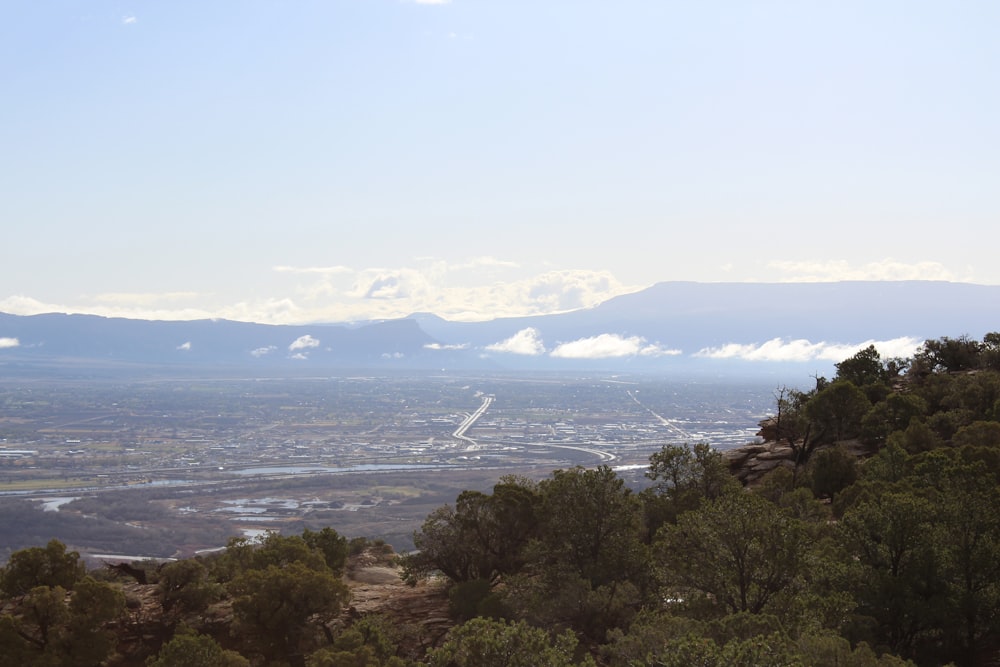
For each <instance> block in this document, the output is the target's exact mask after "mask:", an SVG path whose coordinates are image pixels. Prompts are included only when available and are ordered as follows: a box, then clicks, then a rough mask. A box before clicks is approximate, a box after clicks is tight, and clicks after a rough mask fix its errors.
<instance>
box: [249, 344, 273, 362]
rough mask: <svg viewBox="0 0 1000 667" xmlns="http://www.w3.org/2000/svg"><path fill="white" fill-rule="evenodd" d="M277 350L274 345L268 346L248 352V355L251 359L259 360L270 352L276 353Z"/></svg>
mask: <svg viewBox="0 0 1000 667" xmlns="http://www.w3.org/2000/svg"><path fill="white" fill-rule="evenodd" d="M277 349H278V347H277V346H276V345H268V346H266V347H258V348H257V349H254V350H250V354H251V355H252V356H253V357H255V358H257V359H259V358H261V357H263V356H264V355H266V354H271V353H272V352H274V351H276V350H277Z"/></svg>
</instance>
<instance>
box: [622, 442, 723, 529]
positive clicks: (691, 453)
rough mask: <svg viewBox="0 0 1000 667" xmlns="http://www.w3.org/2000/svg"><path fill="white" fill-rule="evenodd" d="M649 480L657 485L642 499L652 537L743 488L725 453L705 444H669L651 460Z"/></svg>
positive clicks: (650, 458) (652, 456) (647, 475)
mask: <svg viewBox="0 0 1000 667" xmlns="http://www.w3.org/2000/svg"><path fill="white" fill-rule="evenodd" d="M646 477H647V478H649V479H650V480H652V481H653V483H654V484H653V486H652V487H651V488H650V489H649V490H648V491H646V492H645V493H644V495H643V497H642V500H643V503H644V505H645V515H646V523H647V532H648V534H649V535H650V537H651V536H652V535H653V534H655V533H656V531H657V530H658V529H659V528H660V526H661V525H663V524H664V523H673V522H674V521H676V520H677V517H678V516H679V515H680V514H682V513H684V512H687V511H688V510H692V509H695V508H697V507H698V506H699V505H700V504H701V503H702V502H703V501H705V500H711V499H713V498H718V497H719V496H720V495H722V494H723V493H725V492H726V491H727V490H731V489H733V488H735V487H737V486H739V483H738V482H737V481H736V479H735V478H734V477H733V476H732V475H731V474H730V473H729V468H728V466H727V465H726V462H725V460H724V459H723V458H722V454H721V453H720V452H717V451H716V450H714V449H713V448H712V446H711V445H709V444H708V443H705V442H700V443H697V444H695V445H694V447H691V446H690V445H688V444H687V443H685V444H683V445H665V446H664V447H663V448H661V449H660V451H658V452H656V453H654V454H653V455H651V456H650V457H649V470H648V471H647V472H646Z"/></svg>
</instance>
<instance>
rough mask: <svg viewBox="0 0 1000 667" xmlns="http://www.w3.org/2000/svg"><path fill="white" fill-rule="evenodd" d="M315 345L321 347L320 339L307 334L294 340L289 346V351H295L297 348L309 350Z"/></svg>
mask: <svg viewBox="0 0 1000 667" xmlns="http://www.w3.org/2000/svg"><path fill="white" fill-rule="evenodd" d="M314 347H319V339H317V338H313V337H312V336H310V335H309V334H306V335H305V336H299V337H298V338H296V339H295V340H294V341H292V344H291V345H289V346H288V351H289V352H295V351H296V350H308V349H311V348H314Z"/></svg>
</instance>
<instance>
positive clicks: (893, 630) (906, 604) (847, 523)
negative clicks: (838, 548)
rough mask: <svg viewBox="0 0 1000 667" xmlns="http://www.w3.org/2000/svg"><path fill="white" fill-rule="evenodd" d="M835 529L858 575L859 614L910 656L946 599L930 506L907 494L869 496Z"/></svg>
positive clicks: (929, 630) (889, 643)
mask: <svg viewBox="0 0 1000 667" xmlns="http://www.w3.org/2000/svg"><path fill="white" fill-rule="evenodd" d="M839 529H840V531H841V537H842V539H843V544H844V546H845V547H846V549H847V552H848V553H849V554H850V556H851V557H852V558H853V562H854V563H855V564H856V567H857V570H858V572H857V575H856V578H855V584H856V590H855V594H856V597H857V599H858V601H859V604H860V607H859V610H860V611H861V613H864V614H867V615H868V616H870V617H871V618H873V619H874V620H875V622H876V623H877V624H878V631H879V635H880V639H881V641H883V642H885V643H886V644H887V645H888V646H890V647H891V648H892V650H893V651H895V652H898V653H902V654H904V655H908V654H912V652H913V650H914V648H915V647H916V646H917V645H918V643H919V642H920V641H922V639H923V637H924V636H925V635H926V633H928V632H931V631H932V629H933V627H935V625H936V624H937V623H938V620H939V619H938V617H939V613H940V609H941V605H942V603H943V596H944V594H945V590H944V581H943V580H942V579H941V577H940V567H941V565H942V557H941V552H940V548H939V546H940V530H939V528H938V527H937V526H936V525H935V522H934V507H933V505H932V504H931V503H930V502H929V501H928V500H926V499H925V498H923V497H920V496H918V495H915V494H913V493H908V492H900V491H889V492H885V493H881V494H876V495H872V496H869V497H867V498H865V499H863V500H861V501H859V502H857V503H856V504H855V505H854V506H853V507H851V508H850V509H849V510H847V512H845V514H844V518H843V520H842V521H841V523H840V524H839Z"/></svg>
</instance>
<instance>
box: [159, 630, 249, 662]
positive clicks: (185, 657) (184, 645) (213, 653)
mask: <svg viewBox="0 0 1000 667" xmlns="http://www.w3.org/2000/svg"><path fill="white" fill-rule="evenodd" d="M146 667H250V661H249V660H247V659H246V658H244V657H243V656H241V655H240V654H239V653H237V652H236V651H227V650H225V649H223V648H222V647H221V646H219V643H218V642H217V641H215V640H214V639H212V638H211V637H208V636H206V635H199V634H196V633H193V632H180V633H178V634H175V635H174V637H173V638H172V639H171V640H170V641H169V642H167V643H166V644H164V645H163V647H162V648H161V649H160V652H159V653H157V654H156V655H155V656H151V657H150V658H149V659H147V660H146Z"/></svg>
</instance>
